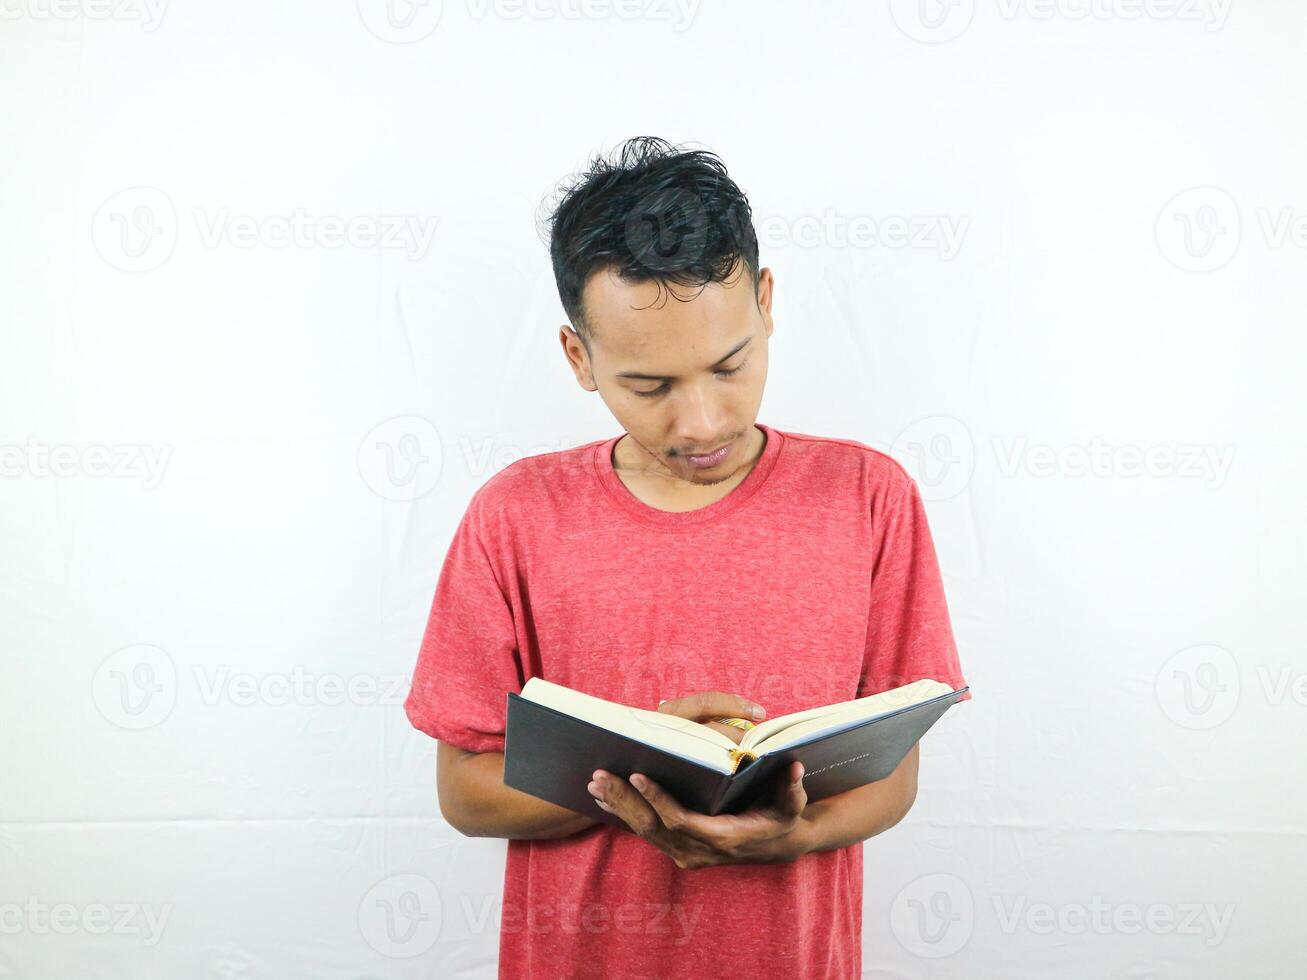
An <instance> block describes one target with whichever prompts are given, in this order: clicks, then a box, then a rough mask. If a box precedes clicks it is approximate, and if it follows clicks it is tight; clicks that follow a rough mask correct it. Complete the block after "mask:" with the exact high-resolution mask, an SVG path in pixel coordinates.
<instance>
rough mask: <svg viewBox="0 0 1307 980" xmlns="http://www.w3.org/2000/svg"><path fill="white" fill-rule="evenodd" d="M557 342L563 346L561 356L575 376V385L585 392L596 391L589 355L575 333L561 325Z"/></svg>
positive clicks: (597, 387) (565, 325)
mask: <svg viewBox="0 0 1307 980" xmlns="http://www.w3.org/2000/svg"><path fill="white" fill-rule="evenodd" d="M558 341H559V343H561V344H562V345H563V356H564V357H566V358H567V363H568V364H569V365H570V366H571V368H572V373H573V374H575V375H576V383H577V384H579V385H580V386H581V387H582V388H584V389H585V390H586V391H598V390H599V386H598V385H596V384H595V382H594V372H593V371H592V370H591V368H590V355H589V353H588V352H587V351H586V349H585V345H584V344H583V343H581V338H580V336H579V335H578V334H577V332H576V331H575V330H573V329H572V328H571V327H570V326H568V325H567V324H563V325H562V326H560V327H559V328H558Z"/></svg>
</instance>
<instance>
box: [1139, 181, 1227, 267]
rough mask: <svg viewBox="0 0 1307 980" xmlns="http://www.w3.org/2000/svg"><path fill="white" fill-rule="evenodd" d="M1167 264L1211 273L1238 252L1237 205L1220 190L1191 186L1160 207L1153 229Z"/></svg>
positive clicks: (1225, 192)
mask: <svg viewBox="0 0 1307 980" xmlns="http://www.w3.org/2000/svg"><path fill="white" fill-rule="evenodd" d="M1153 233H1154V236H1155V237H1156V239H1157V247H1158V249H1160V250H1161V253H1162V255H1163V256H1164V257H1165V258H1166V260H1167V261H1168V262H1170V263H1171V264H1172V265H1174V266H1175V267H1176V268H1177V269H1183V270H1184V271H1186V272H1212V271H1214V270H1216V269H1220V268H1221V267H1222V266H1225V265H1227V264H1228V263H1229V262H1230V260H1231V259H1233V258H1234V255H1235V252H1237V251H1238V250H1239V242H1240V238H1241V237H1242V229H1241V224H1240V218H1239V206H1238V205H1237V204H1236V203H1235V200H1234V198H1233V197H1231V196H1230V193H1229V191H1226V190H1223V189H1222V188H1220V187H1191V188H1189V189H1188V190H1186V191H1181V192H1180V193H1179V194H1177V195H1175V197H1173V198H1171V199H1170V200H1169V201H1167V202H1166V204H1165V205H1163V207H1162V210H1161V211H1160V212H1158V215H1157V220H1156V222H1155V223H1154V228H1153Z"/></svg>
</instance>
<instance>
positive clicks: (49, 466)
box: [0, 439, 173, 490]
mask: <svg viewBox="0 0 1307 980" xmlns="http://www.w3.org/2000/svg"><path fill="white" fill-rule="evenodd" d="M172 451H173V447H172V446H171V445H167V444H165V445H162V446H155V445H153V444H124V443H116V444H113V445H109V444H104V443H92V444H89V445H80V446H79V445H75V444H73V443H51V444H47V443H43V442H39V441H37V440H36V439H28V440H27V441H26V442H25V443H21V444H19V443H0V477H22V476H30V477H37V478H44V477H56V478H68V477H77V476H89V477H95V478H102V477H114V478H116V479H128V480H139V481H141V487H142V488H143V489H145V490H153V489H155V488H156V487H157V486H158V485H159V484H160V483H161V482H162V481H163V471H164V469H165V468H167V466H168V460H169V459H170V458H171V457H172Z"/></svg>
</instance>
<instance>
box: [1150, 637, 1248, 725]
mask: <svg viewBox="0 0 1307 980" xmlns="http://www.w3.org/2000/svg"><path fill="white" fill-rule="evenodd" d="M1240 688H1241V681H1240V678H1239V665H1238V663H1236V662H1235V659H1234V655H1233V654H1231V653H1230V651H1229V650H1226V649H1225V648H1224V647H1219V646H1217V645H1216V644H1214V643H1202V644H1198V645H1197V646H1191V647H1186V648H1185V649H1183V650H1181V651H1179V652H1178V653H1175V654H1173V655H1172V656H1171V657H1169V658H1168V659H1167V661H1166V663H1164V664H1162V666H1161V668H1160V669H1159V670H1158V671H1157V677H1156V678H1155V679H1154V685H1153V691H1154V694H1155V695H1156V697H1157V703H1158V705H1159V706H1160V707H1161V709H1162V713H1163V714H1165V715H1166V717H1168V718H1169V719H1171V721H1173V722H1175V723H1176V724H1177V725H1180V726H1181V727H1183V728H1192V729H1203V728H1215V727H1216V726H1217V725H1220V724H1221V723H1223V722H1224V721H1226V720H1227V719H1228V718H1229V717H1230V716H1231V715H1232V714H1234V709H1235V708H1236V707H1238V705H1239V695H1240Z"/></svg>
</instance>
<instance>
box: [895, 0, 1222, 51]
mask: <svg viewBox="0 0 1307 980" xmlns="http://www.w3.org/2000/svg"><path fill="white" fill-rule="evenodd" d="M1233 5H1234V0H994V3H993V4H986V5H983V6H982V8H981V9H983V10H985V11H986V13H992V14H997V16H998V18H999V19H1000V20H1002V21H1007V22H1009V23H1011V22H1015V21H1021V20H1028V21H1034V22H1037V23H1050V22H1055V21H1057V22H1072V23H1074V22H1079V21H1120V22H1126V23H1130V22H1138V21H1152V22H1175V23H1181V24H1193V25H1197V26H1199V27H1201V28H1202V29H1203V30H1204V31H1208V32H1211V31H1218V30H1220V29H1221V28H1222V27H1224V26H1225V22H1226V19H1227V18H1228V17H1229V15H1230V8H1231V7H1232V6H1233ZM975 15H976V2H975V0H890V16H891V17H892V19H893V21H894V24H895V26H897V27H898V29H899V30H900V31H901V32H903V34H905V35H906V36H908V37H910V38H912V40H914V41H920V42H922V43H923V44H942V43H944V42H946V41H952V40H955V39H956V38H959V37H961V36H962V35H963V34H964V33H965V32H966V31H967V29H968V28H969V27H970V26H971V23H972V21H973V20H974V19H975Z"/></svg>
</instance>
